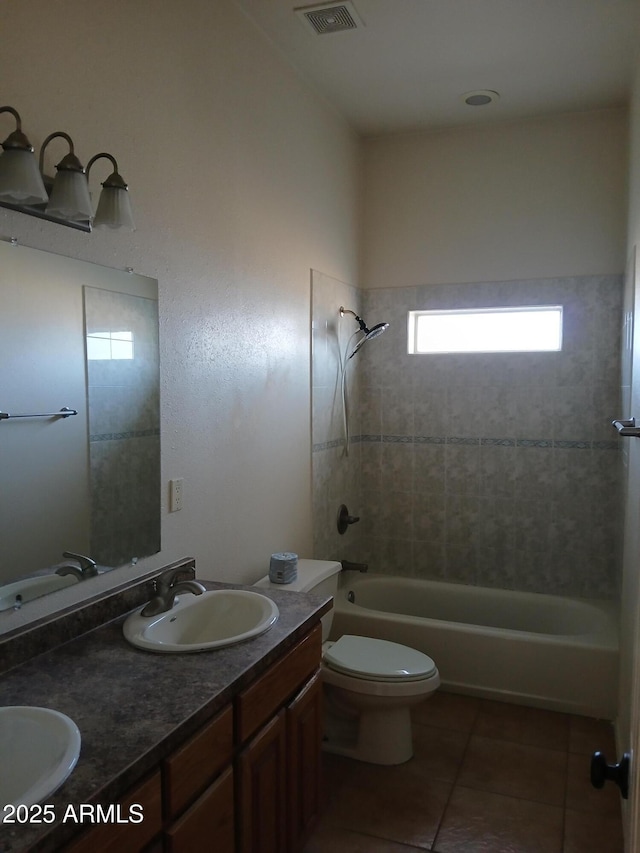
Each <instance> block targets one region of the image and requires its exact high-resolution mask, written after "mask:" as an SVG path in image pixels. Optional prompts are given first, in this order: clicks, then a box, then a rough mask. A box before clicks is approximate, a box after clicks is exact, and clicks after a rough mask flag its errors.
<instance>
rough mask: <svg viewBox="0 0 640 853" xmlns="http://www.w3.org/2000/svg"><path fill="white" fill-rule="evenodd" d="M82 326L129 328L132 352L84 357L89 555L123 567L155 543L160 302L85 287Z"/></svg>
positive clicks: (112, 329)
mask: <svg viewBox="0 0 640 853" xmlns="http://www.w3.org/2000/svg"><path fill="white" fill-rule="evenodd" d="M85 325H86V331H87V333H89V332H92V333H99V334H104V333H105V331H106V332H107V333H108V332H118V331H122V330H126V331H130V332H132V333H133V358H126V359H118V358H114V359H98V360H91V359H90V360H88V361H87V385H88V399H89V466H90V478H91V537H90V538H91V555H92V557H93V558H94V559H95V560H96V561H97V562H98V563H100V564H102V565H106V566H121V565H124V564H125V563H129V562H131V560H132V559H133V558H138V557H145V556H148V555H150V554H155V553H157V552H158V551H159V550H160V386H159V365H160V362H159V349H158V302H157V300H155V299H147V298H144V297H141V296H132V295H130V294H127V293H116V292H114V291H111V290H103V289H101V288H95V287H85Z"/></svg>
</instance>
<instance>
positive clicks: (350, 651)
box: [323, 634, 438, 684]
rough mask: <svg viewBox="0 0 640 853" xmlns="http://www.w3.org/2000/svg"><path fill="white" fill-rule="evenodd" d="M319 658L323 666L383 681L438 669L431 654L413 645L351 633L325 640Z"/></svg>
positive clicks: (422, 676) (428, 674) (403, 680)
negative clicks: (420, 650)
mask: <svg viewBox="0 0 640 853" xmlns="http://www.w3.org/2000/svg"><path fill="white" fill-rule="evenodd" d="M323 662H324V664H325V666H326V667H327V668H329V669H331V670H333V671H334V672H337V673H342V674H343V675H347V676H350V677H351V678H360V679H363V680H366V681H375V682H383V683H403V684H404V683H407V682H414V681H424V680H425V679H428V678H431V677H433V676H434V675H436V674H437V671H438V670H437V669H436V665H435V663H434V662H433V661H432V660H431V658H430V657H429V656H428V655H425V654H423V653H422V652H419V651H417V650H416V649H412V648H409V646H403V645H400V644H399V643H392V642H389V641H388V640H378V639H375V638H373V637H357V636H355V635H352V634H345V635H344V636H342V637H340V639H339V640H337V641H336V642H335V643H327V648H326V649H325V650H324V653H323Z"/></svg>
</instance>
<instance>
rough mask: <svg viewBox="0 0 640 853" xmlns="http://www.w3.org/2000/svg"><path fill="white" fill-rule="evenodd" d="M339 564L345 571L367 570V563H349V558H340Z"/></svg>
mask: <svg viewBox="0 0 640 853" xmlns="http://www.w3.org/2000/svg"><path fill="white" fill-rule="evenodd" d="M340 565H341V566H342V570H343V571H345V572H349V571H353V572H368V571H369V563H350V562H349V560H342V561H341V563H340Z"/></svg>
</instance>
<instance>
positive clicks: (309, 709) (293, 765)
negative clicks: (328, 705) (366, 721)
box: [286, 672, 322, 853]
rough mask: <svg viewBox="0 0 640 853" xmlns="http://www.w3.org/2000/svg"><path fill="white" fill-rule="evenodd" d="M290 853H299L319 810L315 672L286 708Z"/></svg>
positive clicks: (319, 731) (318, 710)
mask: <svg viewBox="0 0 640 853" xmlns="http://www.w3.org/2000/svg"><path fill="white" fill-rule="evenodd" d="M286 717H287V750H288V760H287V784H288V798H287V825H288V840H289V853H298V851H300V850H302V848H303V846H304V843H305V842H306V840H307V839H308V837H309V835H310V834H311V832H312V830H313V828H314V826H315V824H316V822H317V820H318V818H319V816H320V813H321V810H322V753H321V750H322V681H321V676H320V672H318V673H317V674H316V675H315V676H314V677H313V678H312V679H311V680H310V681H309V682H308V683H307V684H306V685H305V687H304V688H303V689H302V690H301V691H300V693H299V694H298V695H297V696H296V698H295V699H294V700H293V702H291V704H290V705H289V706H288V707H287V714H286Z"/></svg>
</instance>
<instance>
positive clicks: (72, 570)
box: [56, 551, 98, 581]
mask: <svg viewBox="0 0 640 853" xmlns="http://www.w3.org/2000/svg"><path fill="white" fill-rule="evenodd" d="M62 556H63V557H66V558H67V559H68V560H69V561H70V562H67V563H60V564H59V565H58V568H57V569H56V574H57V575H60V577H61V578H63V577H64V576H65V575H73V576H74V577H75V578H77V580H79V581H84V580H86V579H87V578H94V577H95V576H96V575H97V574H98V568H97V566H96V561H95V560H92V559H91V557H85V556H84V554H74V553H73V552H72V551H63V552H62ZM71 561H73V562H71Z"/></svg>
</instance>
